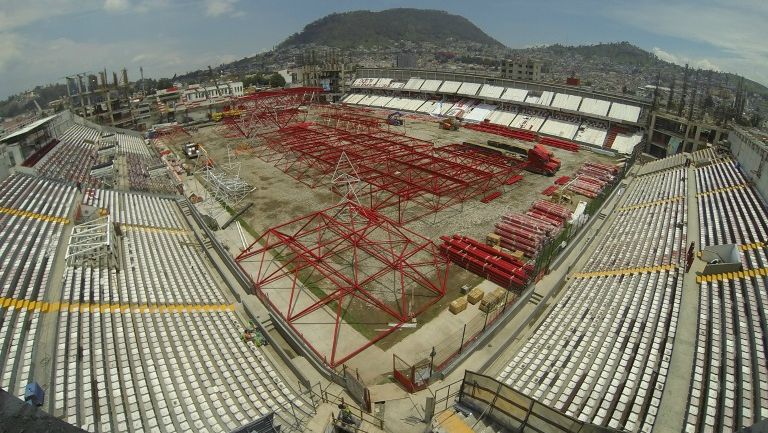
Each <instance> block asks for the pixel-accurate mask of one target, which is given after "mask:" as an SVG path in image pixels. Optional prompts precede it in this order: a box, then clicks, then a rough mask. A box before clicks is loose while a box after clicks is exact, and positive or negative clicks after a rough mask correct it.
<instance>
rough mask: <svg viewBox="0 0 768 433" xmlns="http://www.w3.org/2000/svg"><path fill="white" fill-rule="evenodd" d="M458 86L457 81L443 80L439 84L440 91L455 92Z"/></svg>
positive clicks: (459, 83) (459, 84)
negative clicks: (441, 83) (440, 84)
mask: <svg viewBox="0 0 768 433" xmlns="http://www.w3.org/2000/svg"><path fill="white" fill-rule="evenodd" d="M459 87H461V82H459V81H444V82H443V85H442V86H440V90H439V92H440V93H456V92H457V91H458V90H459Z"/></svg>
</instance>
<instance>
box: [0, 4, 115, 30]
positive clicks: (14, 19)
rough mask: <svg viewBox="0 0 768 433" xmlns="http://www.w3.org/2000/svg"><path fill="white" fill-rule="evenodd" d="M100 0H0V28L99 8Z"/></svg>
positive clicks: (8, 28)
mask: <svg viewBox="0 0 768 433" xmlns="http://www.w3.org/2000/svg"><path fill="white" fill-rule="evenodd" d="M100 1H101V0H82V1H78V0H32V1H29V0H0V29H2V31H4V32H8V31H11V30H14V29H19V28H22V27H25V26H27V25H29V24H32V23H35V22H37V21H40V20H44V19H49V18H54V17H58V16H62V15H66V14H70V13H72V12H76V11H86V10H92V9H97V8H99V6H98V4H99V3H100Z"/></svg>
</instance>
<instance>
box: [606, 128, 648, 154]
mask: <svg viewBox="0 0 768 433" xmlns="http://www.w3.org/2000/svg"><path fill="white" fill-rule="evenodd" d="M642 140H643V132H642V131H638V132H635V133H632V134H617V135H616V138H614V140H613V144H612V145H611V149H613V150H616V151H617V152H619V153H623V154H630V153H632V151H633V150H634V149H635V146H637V145H638V144H640V142H641V141H642Z"/></svg>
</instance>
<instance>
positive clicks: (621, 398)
mask: <svg viewBox="0 0 768 433" xmlns="http://www.w3.org/2000/svg"><path fill="white" fill-rule="evenodd" d="M681 285H682V278H681V277H680V276H679V275H678V273H677V271H664V272H650V273H634V274H627V275H606V276H600V277H595V278H579V279H576V280H575V281H574V282H573V283H572V284H570V285H569V286H568V287H567V289H566V293H565V294H564V296H563V298H562V299H561V300H560V301H559V302H558V303H557V305H556V306H555V307H554V308H553V310H552V311H551V313H550V314H549V315H548V316H547V317H546V319H545V320H544V321H543V322H542V323H541V324H540V325H539V326H538V328H537V329H536V330H535V331H534V334H533V336H532V337H531V338H530V339H529V340H528V341H527V342H526V343H525V345H524V346H523V348H522V349H521V350H520V351H519V352H518V353H517V354H516V355H515V356H514V358H513V359H512V360H511V361H510V362H509V364H508V365H507V366H506V367H505V368H504V369H503V371H502V372H501V373H500V374H499V380H501V381H503V382H505V383H506V384H508V385H510V386H512V387H514V388H515V389H517V390H519V391H521V392H523V393H525V394H527V395H529V396H531V397H532V398H534V399H537V400H539V401H541V402H542V403H544V404H546V405H551V406H552V407H554V408H556V409H557V410H560V411H562V412H565V413H566V414H568V415H571V416H573V417H576V418H578V419H579V420H582V421H588V422H591V423H594V424H598V425H603V426H609V427H612V428H619V429H624V430H628V431H642V432H650V431H651V429H652V427H653V424H654V422H655V420H656V417H657V416H662V415H661V414H660V413H659V404H660V402H661V396H662V392H663V390H664V385H665V383H666V380H667V377H668V375H669V370H668V369H669V363H670V358H671V355H672V346H673V341H674V336H675V333H676V329H677V318H678V313H679V308H680V298H681Z"/></svg>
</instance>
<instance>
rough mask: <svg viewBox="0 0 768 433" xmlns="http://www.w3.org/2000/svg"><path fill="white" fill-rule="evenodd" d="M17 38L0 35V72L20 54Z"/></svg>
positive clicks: (11, 35) (12, 35) (9, 34)
mask: <svg viewBox="0 0 768 433" xmlns="http://www.w3.org/2000/svg"><path fill="white" fill-rule="evenodd" d="M19 45H20V42H19V37H18V36H17V35H15V34H13V33H0V71H3V70H4V69H5V67H6V65H8V64H9V63H11V62H13V61H14V60H15V59H16V58H18V57H19V56H20V54H21V47H20V46H19Z"/></svg>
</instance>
